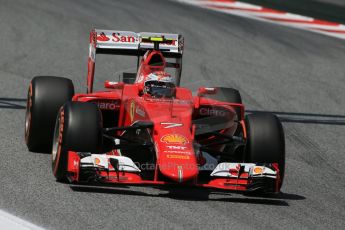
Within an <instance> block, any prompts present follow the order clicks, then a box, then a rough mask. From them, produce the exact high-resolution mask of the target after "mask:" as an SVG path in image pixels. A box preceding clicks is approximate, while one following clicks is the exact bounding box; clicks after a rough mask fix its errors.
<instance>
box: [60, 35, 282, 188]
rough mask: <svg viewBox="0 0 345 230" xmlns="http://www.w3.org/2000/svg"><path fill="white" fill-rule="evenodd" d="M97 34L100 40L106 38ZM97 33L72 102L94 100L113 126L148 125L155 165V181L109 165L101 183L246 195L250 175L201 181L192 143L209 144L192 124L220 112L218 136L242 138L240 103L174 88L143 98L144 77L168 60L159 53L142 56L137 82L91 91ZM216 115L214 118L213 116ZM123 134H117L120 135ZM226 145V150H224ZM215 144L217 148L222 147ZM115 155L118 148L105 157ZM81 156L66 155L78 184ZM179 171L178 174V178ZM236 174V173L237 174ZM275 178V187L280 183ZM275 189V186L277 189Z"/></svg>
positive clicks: (101, 173)
mask: <svg viewBox="0 0 345 230" xmlns="http://www.w3.org/2000/svg"><path fill="white" fill-rule="evenodd" d="M102 36H103V35H99V38H98V39H99V40H102V39H106V38H104V36H103V37H102ZM96 40H97V34H96V33H95V32H94V31H93V32H91V34H90V55H89V59H88V76H87V93H86V94H76V95H75V96H74V97H73V99H72V100H73V101H81V102H94V103H96V104H98V107H99V108H100V110H101V111H102V112H105V111H112V112H113V114H114V117H113V121H112V123H113V124H114V126H119V127H122V126H131V125H133V124H135V123H136V122H138V121H150V122H152V123H153V128H152V129H151V130H150V131H149V132H150V136H151V138H152V140H151V141H152V143H153V144H154V150H155V154H156V156H155V159H156V161H155V164H154V169H153V178H151V179H143V178H142V176H141V175H140V174H139V173H133V172H116V171H114V168H113V167H112V166H111V165H109V170H108V171H97V172H96V173H97V174H98V175H99V176H100V177H101V178H103V182H106V183H114V184H147V185H164V184H184V185H192V186H200V187H208V188H218V189H226V190H238V191H245V190H247V188H248V185H249V184H250V183H251V178H250V177H249V175H248V173H242V172H240V171H238V172H237V174H236V175H237V178H235V179H234V178H211V179H209V180H208V181H207V182H201V181H200V180H199V166H201V165H202V164H203V161H204V159H203V157H202V156H200V155H199V154H198V152H197V151H198V149H197V148H196V147H195V143H203V144H204V143H208V142H209V141H212V140H213V139H214V138H215V137H214V136H212V135H206V136H203V137H202V138H199V139H195V136H196V135H195V133H196V129H197V127H196V125H195V124H193V121H194V120H196V119H198V118H199V117H201V116H213V115H215V113H216V112H217V111H219V109H221V111H222V113H223V115H224V116H223V117H226V119H227V123H228V126H227V128H226V129H221V130H219V132H220V133H223V134H228V135H233V134H234V133H235V131H236V130H237V129H238V125H240V126H241V127H240V128H241V129H242V130H241V131H242V133H243V138H244V139H245V138H246V132H245V127H244V122H243V119H244V106H243V105H242V104H234V103H226V102H220V101H216V100H213V99H209V98H206V97H203V95H202V94H203V92H204V93H207V92H208V91H207V90H205V88H202V89H201V90H199V94H198V95H197V96H193V95H192V92H191V90H189V89H187V88H183V87H177V88H176V96H175V97H174V98H166V99H165V98H163V99H162V98H159V99H157V98H152V97H151V96H150V95H146V94H143V93H142V91H143V84H144V83H143V82H144V79H145V77H147V75H148V74H150V73H152V72H153V71H164V70H165V69H166V68H167V66H166V65H167V62H166V59H165V57H164V56H163V54H162V52H161V51H159V50H148V51H147V52H146V53H145V55H144V56H143V57H142V58H141V60H140V62H139V66H138V73H137V79H136V81H135V82H134V83H133V84H124V83H122V82H120V83H109V82H106V84H105V86H106V88H108V89H107V90H105V91H100V92H93V78H94V72H95V71H94V70H95V50H96ZM155 55H156V56H157V55H159V56H160V57H161V59H162V61H163V62H162V64H161V65H159V66H151V65H150V64H149V63H150V60H151V58H152V57H153V56H155ZM235 108H240V110H241V117H240V118H238V120H239V122H236V120H237V115H236V112H235ZM216 115H217V114H216ZM122 132H123V131H118V134H119V135H121V133H122ZM223 147H224V146H223ZM223 147H222V146H217V148H220V149H221V148H223ZM106 154H108V155H119V154H120V153H119V151H118V150H112V151H109V152H108V153H106ZM80 170H81V168H80V155H79V154H78V153H76V152H72V151H69V153H68V168H67V171H68V175H69V179H70V181H72V182H78V181H80ZM181 173H182V175H181ZM235 173H236V172H235ZM278 183H279V182H278V180H277V184H278ZM277 188H278V186H277Z"/></svg>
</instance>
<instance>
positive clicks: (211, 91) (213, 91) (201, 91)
mask: <svg viewBox="0 0 345 230" xmlns="http://www.w3.org/2000/svg"><path fill="white" fill-rule="evenodd" d="M216 93H217V88H210V87H200V88H199V89H198V96H202V95H207V94H208V95H214V94H216Z"/></svg>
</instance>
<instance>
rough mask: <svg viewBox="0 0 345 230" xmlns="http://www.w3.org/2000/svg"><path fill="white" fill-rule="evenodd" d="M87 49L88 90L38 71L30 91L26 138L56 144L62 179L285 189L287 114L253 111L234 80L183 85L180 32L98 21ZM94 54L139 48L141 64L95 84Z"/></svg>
mask: <svg viewBox="0 0 345 230" xmlns="http://www.w3.org/2000/svg"><path fill="white" fill-rule="evenodd" d="M89 48H90V49H89V57H88V75H87V92H86V93H84V94H83V93H80V94H75V93H74V86H73V83H72V81H71V80H69V79H66V78H61V77H52V76H38V77H35V78H33V79H32V81H31V84H30V86H29V90H28V100H27V110H26V122H25V140H26V144H27V147H28V149H29V150H30V151H41V152H51V155H52V170H53V174H54V176H55V177H56V179H57V180H58V181H67V182H70V183H90V184H96V185H97V184H102V183H105V184H108V185H109V184H114V185H116V184H130V185H151V186H156V185H160V186H164V185H182V186H195V187H204V188H212V189H223V190H229V191H237V192H251V191H260V192H268V193H277V192H279V191H280V188H281V186H282V183H283V178H284V167H285V143H284V132H283V128H282V125H281V123H280V121H279V119H278V118H277V117H276V116H274V115H272V114H269V113H255V114H249V115H245V111H244V106H243V104H242V99H241V96H240V93H239V91H238V90H236V89H233V88H225V87H209V86H207V87H200V88H199V90H198V92H197V93H195V95H193V93H192V91H191V90H189V89H187V88H184V87H180V78H181V70H182V56H183V48H184V39H183V37H182V36H181V35H178V34H167V33H147V32H142V33H135V32H129V31H110V30H93V31H92V32H91V33H90V47H89ZM96 54H97V56H98V55H100V54H107V55H129V56H136V57H137V60H138V62H137V70H136V72H135V73H123V74H122V79H120V81H118V82H113V81H105V82H104V88H105V89H103V90H102V91H97V92H94V90H93V83H94V73H95V60H96ZM171 60H173V61H171ZM168 70H173V72H174V74H170V72H171V71H170V72H169V71H168Z"/></svg>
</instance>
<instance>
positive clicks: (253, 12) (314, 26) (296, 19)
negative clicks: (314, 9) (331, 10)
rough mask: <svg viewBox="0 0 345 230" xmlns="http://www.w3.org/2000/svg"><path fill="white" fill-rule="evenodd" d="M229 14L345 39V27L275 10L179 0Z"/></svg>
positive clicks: (223, 0) (229, 0) (227, 0)
mask: <svg viewBox="0 0 345 230" xmlns="http://www.w3.org/2000/svg"><path fill="white" fill-rule="evenodd" d="M177 1H179V2H183V3H187V4H191V5H197V6H199V7H202V8H207V9H212V10H216V11H220V12H223V13H227V14H233V15H238V16H242V17H247V18H253V19H257V20H263V21H269V22H272V23H276V24H281V25H285V26H290V27H295V28H300V29H304V30H308V31H314V32H317V33H321V34H325V35H328V36H332V37H337V38H341V39H345V25H342V24H339V23H334V22H328V21H323V20H318V19H315V18H311V17H306V16H302V15H297V14H292V13H287V12H283V11H278V10H273V9H269V8H265V7H261V6H257V5H253V4H248V3H242V2H238V1H234V0H177Z"/></svg>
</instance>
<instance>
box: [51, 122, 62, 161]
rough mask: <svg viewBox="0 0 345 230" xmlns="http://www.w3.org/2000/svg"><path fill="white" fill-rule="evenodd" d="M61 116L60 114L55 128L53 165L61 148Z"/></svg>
mask: <svg viewBox="0 0 345 230" xmlns="http://www.w3.org/2000/svg"><path fill="white" fill-rule="evenodd" d="M60 120H61V119H60V116H58V118H57V120H56V124H55V129H54V137H53V148H52V161H53V165H54V164H55V161H56V156H57V153H58V150H59V137H60V135H59V134H60V132H59V130H60V125H61V121H60Z"/></svg>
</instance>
